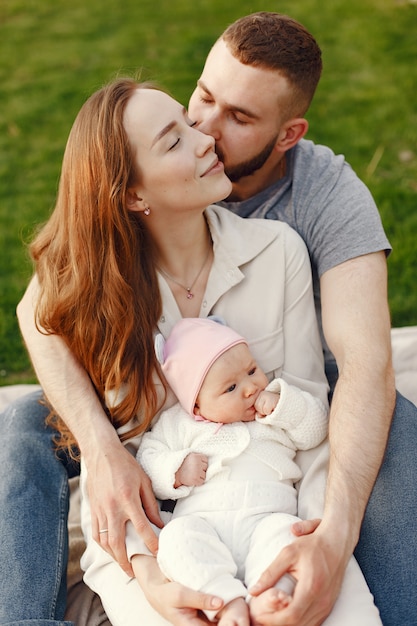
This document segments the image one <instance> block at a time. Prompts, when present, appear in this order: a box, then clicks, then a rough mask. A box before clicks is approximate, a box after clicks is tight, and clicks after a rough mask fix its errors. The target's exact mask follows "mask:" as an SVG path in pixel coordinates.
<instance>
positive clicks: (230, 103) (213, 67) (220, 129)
mask: <svg viewBox="0 0 417 626" xmlns="http://www.w3.org/2000/svg"><path fill="white" fill-rule="evenodd" d="M288 94H289V87H288V83H287V81H286V79H285V78H284V77H283V76H281V75H280V74H279V73H278V72H277V71H275V70H266V69H263V68H256V67H253V66H250V65H243V64H242V63H240V61H238V60H237V59H235V57H234V56H233V55H232V54H231V53H230V52H229V50H228V48H227V46H226V44H225V43H224V41H223V40H219V41H218V42H216V44H215V45H214V47H213V48H212V50H211V51H210V53H209V55H208V57H207V61H206V64H205V66H204V69H203V73H202V75H201V77H200V79H199V80H198V82H197V87H196V89H195V91H194V93H193V94H192V96H191V99H190V103H189V115H190V118H191V119H192V120H193V121H196V122H197V126H198V129H199V130H202V131H203V132H205V133H207V134H210V135H212V136H213V137H214V139H215V140H216V152H217V153H218V155H219V157H220V159H221V160H222V161H223V162H224V165H225V171H226V174H227V175H228V176H229V178H230V179H231V180H232V182H233V183H237V184H239V181H240V180H241V179H242V177H247V176H250V175H252V176H253V175H255V176H256V173H257V172H262V171H263V170H265V169H266V168H273V167H275V166H276V163H277V162H278V161H279V159H280V158H281V156H282V154H279V153H278V152H276V151H275V150H274V147H275V143H276V141H277V138H278V136H279V132H280V128H281V125H282V123H283V122H284V121H285V120H284V119H283V111H282V108H281V111H280V102H285V98H286V97H287V95H288Z"/></svg>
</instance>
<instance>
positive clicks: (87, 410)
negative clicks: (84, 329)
mask: <svg viewBox="0 0 417 626" xmlns="http://www.w3.org/2000/svg"><path fill="white" fill-rule="evenodd" d="M38 289H39V285H38V281H37V278H36V276H35V277H34V278H33V279H32V281H31V282H30V284H29V286H28V288H27V290H26V293H25V294H24V296H23V298H22V300H21V302H20V303H19V305H18V307H17V316H18V320H19V324H20V329H21V332H22V335H23V338H24V340H25V343H26V346H27V349H28V351H29V354H30V357H31V359H32V363H33V366H34V369H35V372H36V374H37V377H38V380H39V382H40V384H41V386H42V388H43V390H44V392H45V395H46V396H47V398H48V400H49V402H50V403H51V404H52V406H53V407H54V408H55V410H56V411H57V413H58V414H59V415H60V416H61V418H62V419H63V420H64V421H65V423H66V424H67V426H68V427H69V428H70V430H71V431H72V433H73V435H74V436H75V438H76V440H77V442H78V445H79V448H80V451H81V454H82V456H83V458H84V461H85V464H86V466H87V467H88V476H89V483H88V484H89V495H90V504H91V509H92V532H93V537H94V539H96V541H98V540H99V539H100V540H101V541H100V545H102V546H103V547H104V548H105V549H106V550H107V551H109V552H110V553H111V554H112V555H113V556H114V558H115V559H116V560H117V561H118V562H119V563H120V565H121V566H122V567H123V569H124V570H125V571H127V572H128V573H130V574H131V566H130V563H129V562H128V560H127V556H126V549H125V541H124V537H125V528H124V527H125V523H126V521H127V520H129V519H130V520H131V521H132V523H133V524H134V526H135V528H136V530H137V532H138V533H139V534H140V535H141V536H142V538H143V540H144V541H145V543H146V545H147V546H148V548H149V549H150V550H151V551H152V552H155V551H156V549H157V538H156V536H155V534H154V532H153V530H152V528H151V526H150V524H149V522H148V518H149V519H150V520H151V521H152V522H154V523H155V524H156V525H157V526H161V525H162V522H161V520H160V518H159V512H158V506H157V503H156V501H155V498H154V496H153V493H152V489H151V486H150V481H149V479H148V478H147V476H146V475H145V473H144V472H143V471H142V470H141V468H140V467H139V465H138V464H137V463H136V461H135V459H134V458H133V457H132V456H131V455H130V454H129V453H128V452H127V451H126V449H125V448H124V447H123V445H122V444H121V443H120V440H119V437H118V436H117V433H116V431H115V429H114V428H113V426H112V424H111V423H110V422H109V420H108V419H107V416H106V414H105V413H104V411H103V409H102V406H101V404H100V401H99V399H98V397H97V395H96V393H95V390H94V388H93V386H92V384H91V381H90V379H89V377H88V375H87V373H86V371H85V370H84V369H83V368H82V367H81V366H80V364H79V363H78V362H77V360H76V359H75V357H74V355H73V354H72V353H71V351H70V350H69V348H68V347H67V345H66V344H65V342H64V341H63V340H62V339H61V338H60V337H59V336H57V335H44V334H42V333H40V332H39V331H38V329H37V328H36V325H35V321H34V320H35V314H34V309H35V303H36V299H37V294H38ZM145 512H146V515H145ZM99 528H108V529H109V533H108V535H107V534H105V533H103V534H101V535H99V534H98V530H99ZM104 535H107V536H106V537H105V536H104Z"/></svg>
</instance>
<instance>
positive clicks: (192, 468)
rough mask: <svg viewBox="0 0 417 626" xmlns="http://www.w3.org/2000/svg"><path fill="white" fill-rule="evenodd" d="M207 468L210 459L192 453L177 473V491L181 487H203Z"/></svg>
mask: <svg viewBox="0 0 417 626" xmlns="http://www.w3.org/2000/svg"><path fill="white" fill-rule="evenodd" d="M207 466H208V459H207V457H206V455H205V454H199V453H197V452H191V453H190V454H189V455H188V456H186V457H185V459H184V460H183V462H182V464H181V465H180V467H179V468H178V470H177V471H176V473H175V483H174V487H175V489H177V488H178V487H181V485H185V486H187V487H197V486H198V485H202V484H203V483H204V482H205V480H206V472H207Z"/></svg>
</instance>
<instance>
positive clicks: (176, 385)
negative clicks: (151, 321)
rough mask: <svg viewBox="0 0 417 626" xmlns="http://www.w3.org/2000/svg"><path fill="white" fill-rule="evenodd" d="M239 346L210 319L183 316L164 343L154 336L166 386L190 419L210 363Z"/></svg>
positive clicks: (237, 339) (217, 321)
mask: <svg viewBox="0 0 417 626" xmlns="http://www.w3.org/2000/svg"><path fill="white" fill-rule="evenodd" d="M239 343H246V344H247V341H246V339H244V338H243V337H241V335H239V334H238V333H236V332H235V331H234V330H232V329H231V328H229V327H228V326H226V325H225V324H224V322H223V321H222V320H221V319H220V318H214V317H213V318H207V319H205V318H198V317H197V318H195V317H185V318H183V319H182V320H180V321H179V322H178V323H177V324H175V326H174V328H173V329H172V332H171V334H170V335H169V337H168V339H167V340H166V341H165V340H164V338H163V336H162V335H160V334H159V335H157V336H156V338H155V350H156V355H157V358H158V361H159V362H160V363H161V367H162V371H163V373H164V376H165V378H166V380H167V383H168V384H169V386H170V387H171V389H172V391H173V392H174V393H175V395H176V396H177V398H178V400H179V402H180V404H181V405H182V407H183V408H184V409H185V410H186V411H187V412H188V413H189V414H190V415H192V416H194V406H195V402H196V399H197V396H198V392H199V391H200V388H201V385H202V384H203V381H204V378H205V377H206V374H207V372H208V371H209V369H210V367H211V366H212V365H213V363H214V361H215V360H216V359H217V358H218V357H219V356H220V355H221V354H223V352H226V350H229V348H232V347H233V346H235V345H237V344H239Z"/></svg>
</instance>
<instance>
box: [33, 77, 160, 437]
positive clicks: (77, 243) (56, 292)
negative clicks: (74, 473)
mask: <svg viewBox="0 0 417 626" xmlns="http://www.w3.org/2000/svg"><path fill="white" fill-rule="evenodd" d="M140 86H141V85H139V84H138V83H136V82H135V81H134V80H132V79H119V80H117V81H115V82H113V83H111V84H110V85H108V86H106V87H104V88H102V89H101V90H99V91H98V92H96V93H95V94H93V95H92V96H91V97H90V98H89V100H87V102H86V103H85V104H84V106H83V107H82V109H81V110H80V112H79V114H78V116H77V118H76V120H75V122H74V125H73V127H72V130H71V133H70V135H69V138H68V142H67V146H66V150H65V155H64V159H63V164H62V172H61V179H60V184H59V190H58V196H57V201H56V205H55V209H54V211H53V213H52V215H51V217H50V219H49V221H48V222H47V223H46V225H45V226H44V227H43V228H42V230H41V231H40V232H39V233H38V235H37V236H36V238H35V239H34V241H33V242H32V244H31V246H30V251H31V254H32V257H33V259H34V261H35V264H36V271H37V274H38V277H39V281H40V288H41V291H40V297H39V301H38V304H37V308H36V322H37V324H38V327H39V328H41V329H42V331H43V332H46V333H52V334H57V335H60V336H61V337H62V338H63V339H64V340H65V341H66V343H67V345H68V346H69V347H70V349H71V351H72V353H73V354H74V355H75V357H76V358H77V359H78V361H79V362H80V363H81V364H82V366H83V367H84V368H85V370H86V371H87V372H88V374H89V376H90V378H91V381H92V383H93V385H94V387H95V389H96V392H97V394H98V396H99V398H100V400H101V401H102V404H103V406H104V405H105V394H106V392H107V391H109V390H110V389H112V390H120V389H121V388H122V387H123V386H126V394H125V395H124V398H123V400H122V401H121V403H120V404H118V405H117V406H115V407H113V408H112V407H110V408H108V409H107V411H108V415H109V418H110V419H111V421H112V423H113V424H114V426H115V428H119V427H121V426H125V425H126V424H127V423H128V422H129V421H130V420H131V419H132V418H134V417H135V416H137V415H139V414H140V416H141V422H140V425H138V426H136V427H135V428H134V429H133V430H132V429H130V430H129V431H128V432H127V433H125V434H124V439H126V438H128V437H131V436H133V435H134V434H136V433H137V432H140V431H141V430H144V429H145V428H146V427H147V425H148V424H149V422H150V420H151V419H152V417H153V416H154V414H155V412H156V410H157V395H156V390H155V385H154V383H153V380H152V377H153V372H154V371H155V368H156V367H157V363H156V358H155V354H154V348H153V335H154V331H155V328H156V324H157V320H158V319H159V317H160V315H161V310H162V307H161V298H160V294H159V288H158V282H157V276H156V271H155V263H154V255H153V246H152V241H151V240H150V237H149V235H148V233H147V231H146V229H145V228H144V227H143V225H142V223H141V220H140V218H139V217H138V216H137V214H136V213H134V212H132V211H130V210H129V209H128V208H127V206H128V202H127V194H128V189H129V186H131V185H132V184H133V183H134V182H135V181H136V180H137V177H138V172H137V171H136V170H135V162H134V158H133V155H132V150H131V147H130V145H129V141H128V138H127V136H126V133H125V130H124V127H123V114H124V110H125V107H126V104H127V102H128V100H129V98H130V97H131V95H132V94H133V92H134V91H135V90H136V89H138V88H139V87H140ZM142 86H146V87H149V85H146V84H144V85H142ZM50 421H52V422H54V424H55V425H56V427H57V428H58V430H59V431H60V435H61V436H60V438H59V446H60V447H68V448H69V449H71V448H73V447H74V446H75V447H76V442H75V441H74V438H73V436H72V434H71V432H70V431H69V430H68V428H67V427H66V426H65V424H64V423H63V421H62V420H60V419H59V417H58V416H56V415H55V414H54V412H53V411H52V413H51V415H50Z"/></svg>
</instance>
